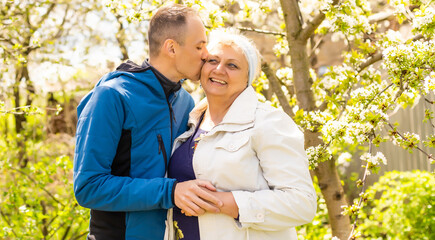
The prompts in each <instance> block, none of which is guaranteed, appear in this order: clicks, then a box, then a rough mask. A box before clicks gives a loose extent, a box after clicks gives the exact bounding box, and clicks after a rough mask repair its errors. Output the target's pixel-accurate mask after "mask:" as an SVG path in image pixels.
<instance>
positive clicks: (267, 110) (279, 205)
mask: <svg viewBox="0 0 435 240" xmlns="http://www.w3.org/2000/svg"><path fill="white" fill-rule="evenodd" d="M206 108H207V101H206V99H204V100H203V101H201V102H200V103H199V104H198V105H197V106H196V107H195V108H194V109H193V110H192V112H191V113H190V119H189V125H190V129H189V130H188V131H187V132H185V133H184V134H182V135H180V136H179V137H178V138H177V139H176V140H175V144H174V149H173V151H174V150H175V149H176V148H177V147H178V146H180V145H181V143H182V142H183V141H185V140H187V139H188V138H189V137H190V136H191V135H192V134H193V132H194V129H195V127H196V125H197V124H198V121H199V118H200V115H201V114H202V113H203V112H204V111H205V110H206ZM173 151H172V152H173ZM192 165H193V169H194V172H195V176H196V178H197V179H204V180H209V181H210V182H211V183H212V184H213V185H214V186H215V187H216V188H217V189H218V191H231V192H232V193H233V196H234V199H235V201H236V203H237V206H238V208H239V219H238V221H237V220H235V219H234V218H232V217H230V216H228V215H225V214H215V213H205V214H204V215H202V216H199V217H198V224H199V231H200V236H201V239H202V240H223V239H225V240H231V239H234V240H243V239H250V240H267V239H270V240H280V239H282V240H293V239H294V240H296V239H297V236H296V231H295V228H294V227H295V226H298V225H302V224H306V223H309V222H311V221H312V219H313V218H314V216H315V214H316V206H317V202H316V193H315V190H314V188H313V183H312V181H311V177H310V173H309V170H308V161H307V157H306V154H305V151H304V135H303V134H302V132H301V131H300V130H299V128H298V127H297V125H296V124H295V123H294V122H293V120H292V119H291V118H290V117H288V116H287V115H286V114H285V113H284V112H283V111H281V110H278V109H276V108H273V107H271V106H269V105H267V104H265V103H261V102H259V101H258V99H257V96H256V93H255V91H254V89H253V88H252V87H248V88H246V89H245V90H244V91H243V92H242V93H241V94H240V95H239V96H238V97H237V98H236V100H235V101H234V102H233V104H232V105H231V107H230V109H229V110H228V112H227V114H226V115H225V117H224V119H223V120H222V122H221V123H219V124H218V125H216V126H215V127H214V128H213V129H212V130H211V131H209V132H208V133H207V134H206V135H205V136H204V137H203V138H202V139H201V140H200V141H199V143H198V145H197V147H196V150H195V153H194V155H193V160H192ZM173 232H174V230H173V225H172V210H169V212H168V221H167V233H166V239H174V236H173Z"/></svg>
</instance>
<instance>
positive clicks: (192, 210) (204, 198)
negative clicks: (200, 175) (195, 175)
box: [174, 179, 223, 216]
mask: <svg viewBox="0 0 435 240" xmlns="http://www.w3.org/2000/svg"><path fill="white" fill-rule="evenodd" d="M202 188H206V189H208V190H210V191H213V192H214V191H216V188H215V187H214V186H213V185H212V184H211V183H210V182H209V181H205V180H199V179H196V180H190V181H186V182H180V183H177V185H176V186H175V192H174V201H175V205H176V206H177V207H179V208H180V209H181V210H182V211H183V212H184V213H185V214H186V215H187V216H199V215H202V214H204V213H205V212H206V211H207V212H215V213H218V212H220V210H219V208H220V207H222V206H223V203H222V201H221V200H219V198H217V197H215V196H213V195H212V194H210V193H208V192H207V191H205V190H204V189H202Z"/></svg>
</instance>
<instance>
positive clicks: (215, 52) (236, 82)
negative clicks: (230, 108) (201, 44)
mask: <svg viewBox="0 0 435 240" xmlns="http://www.w3.org/2000/svg"><path fill="white" fill-rule="evenodd" d="M248 68H249V65H248V62H247V60H246V58H245V55H244V54H243V52H242V50H241V49H240V48H237V47H232V46H226V45H217V46H215V47H213V48H212V49H209V55H208V59H207V61H206V62H205V63H204V66H203V67H202V70H201V79H200V81H201V86H202V88H203V89H204V92H205V94H206V95H207V98H208V99H211V98H220V99H223V100H224V101H230V102H231V103H232V102H233V101H234V100H235V99H236V98H237V96H239V94H240V93H241V92H242V91H243V90H244V89H245V88H246V86H247V84H248Z"/></svg>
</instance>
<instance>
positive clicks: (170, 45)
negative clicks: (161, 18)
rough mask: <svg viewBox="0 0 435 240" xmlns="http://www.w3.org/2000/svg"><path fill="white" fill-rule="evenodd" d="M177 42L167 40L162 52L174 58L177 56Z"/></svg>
mask: <svg viewBox="0 0 435 240" xmlns="http://www.w3.org/2000/svg"><path fill="white" fill-rule="evenodd" d="M176 44H177V42H176V41H174V40H173V39H166V40H165V41H164V42H163V46H162V51H163V53H164V54H165V55H168V56H169V57H173V56H175V48H176V46H175V45H176Z"/></svg>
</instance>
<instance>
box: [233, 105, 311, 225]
mask: <svg viewBox="0 0 435 240" xmlns="http://www.w3.org/2000/svg"><path fill="white" fill-rule="evenodd" d="M255 124H256V127H255V128H257V129H256V130H255V133H254V135H253V136H252V146H253V148H254V151H255V152H256V154H257V157H258V159H259V161H260V166H261V168H262V170H263V177H264V178H265V179H266V181H267V183H268V185H269V190H260V191H254V192H248V191H233V192H232V193H233V196H234V198H235V201H236V203H237V205H238V207H239V222H238V225H239V227H241V228H252V229H255V230H261V231H276V230H283V229H285V228H289V227H295V226H298V225H302V224H306V223H309V222H311V221H312V219H313V218H314V216H315V215H316V208H317V198H316V193H315V190H314V187H313V183H312V180H311V177H310V173H309V169H308V159H307V157H306V154H305V150H304V136H303V134H302V132H301V131H300V130H299V129H298V127H297V126H296V124H295V123H294V122H293V120H292V119H291V118H289V117H288V116H287V115H285V113H283V112H281V111H272V112H268V113H267V114H266V116H265V117H264V118H262V119H258V120H256V123H255Z"/></svg>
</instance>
